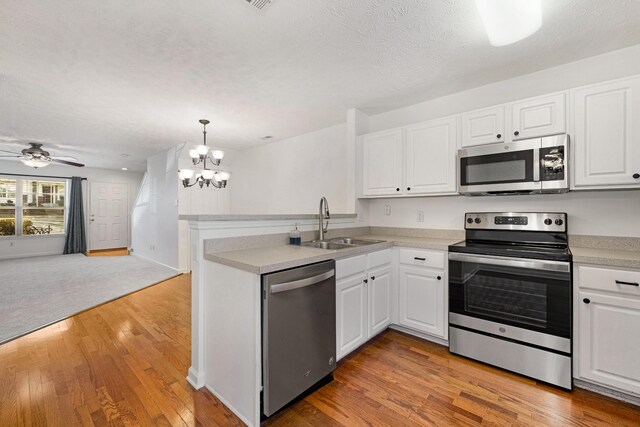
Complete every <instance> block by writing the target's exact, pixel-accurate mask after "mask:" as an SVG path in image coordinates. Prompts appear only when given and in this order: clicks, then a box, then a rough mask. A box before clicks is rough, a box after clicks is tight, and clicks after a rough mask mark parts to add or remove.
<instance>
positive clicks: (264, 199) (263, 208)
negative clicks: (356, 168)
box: [230, 124, 353, 214]
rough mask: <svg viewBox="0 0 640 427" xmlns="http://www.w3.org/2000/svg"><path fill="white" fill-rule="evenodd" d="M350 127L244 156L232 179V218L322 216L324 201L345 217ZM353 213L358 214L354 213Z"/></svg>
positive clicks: (276, 144) (309, 135) (272, 145)
mask: <svg viewBox="0 0 640 427" xmlns="http://www.w3.org/2000/svg"><path fill="white" fill-rule="evenodd" d="M347 159H348V157H347V126H346V124H340V125H337V126H332V127H328V128H325V129H320V130H318V131H315V132H311V133H307V134H304V135H299V136H296V137H293V138H289V139H285V140H282V141H277V142H272V143H270V144H266V145H264V146H260V147H255V148H250V149H247V150H244V151H241V152H239V153H238V156H237V158H236V159H235V161H234V163H233V175H232V176H231V182H230V189H231V210H230V211H231V213H236V214H279V213H296V214H298V213H317V212H318V202H319V201H320V198H321V197H322V196H325V197H326V198H327V200H328V201H329V207H330V210H331V212H336V213H345V212H348V210H350V209H349V207H350V206H353V201H352V200H348V199H347V197H348V196H347V193H348V191H347V171H348V170H353V168H352V167H349V165H348V163H347V162H348V160H347ZM351 210H352V209H351Z"/></svg>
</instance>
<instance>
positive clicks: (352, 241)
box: [329, 237, 385, 246]
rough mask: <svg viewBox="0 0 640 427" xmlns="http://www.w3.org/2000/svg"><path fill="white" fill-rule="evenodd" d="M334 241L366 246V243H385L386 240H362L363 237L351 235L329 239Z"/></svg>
mask: <svg viewBox="0 0 640 427" xmlns="http://www.w3.org/2000/svg"><path fill="white" fill-rule="evenodd" d="M329 241H330V242H333V243H340V244H343V245H353V246H366V245H375V244H376V243H384V242H385V241H384V240H362V239H353V238H351V237H335V238H333V239H330V240H329Z"/></svg>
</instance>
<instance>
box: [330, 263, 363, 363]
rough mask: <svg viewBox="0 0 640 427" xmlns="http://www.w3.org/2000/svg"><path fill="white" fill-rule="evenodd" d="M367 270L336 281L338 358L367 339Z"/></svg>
mask: <svg viewBox="0 0 640 427" xmlns="http://www.w3.org/2000/svg"><path fill="white" fill-rule="evenodd" d="M365 278H366V276H365V272H364V271H363V272H361V274H358V275H356V276H350V277H348V278H346V279H340V280H337V281H336V343H337V358H338V360H339V359H341V358H342V357H343V356H344V355H346V354H348V353H350V352H351V351H352V350H354V349H356V348H358V347H359V346H360V345H361V344H362V343H364V342H365V341H366V340H367V334H368V322H367V304H368V302H367V292H366V289H365V282H364V281H365Z"/></svg>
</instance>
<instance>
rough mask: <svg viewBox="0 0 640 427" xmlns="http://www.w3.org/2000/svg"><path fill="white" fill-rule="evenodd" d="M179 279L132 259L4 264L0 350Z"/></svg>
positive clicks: (58, 258) (0, 263) (0, 265)
mask: <svg viewBox="0 0 640 427" xmlns="http://www.w3.org/2000/svg"><path fill="white" fill-rule="evenodd" d="M176 275H177V273H176V271H175V270H172V269H170V268H168V267H164V266H161V265H159V264H155V263H152V262H150V261H145V260H143V259H140V258H137V257H133V256H119V257H86V256H84V255H81V254H77V255H55V256H46V257H32V258H20V259H11V260H0V344H2V343H4V342H6V341H9V340H12V339H14V338H17V337H19V336H21V335H24V334H27V333H29V332H32V331H34V330H36V329H39V328H42V327H44V326H47V325H50V324H51V323H55V322H57V321H59V320H62V319H65V318H67V317H69V316H72V315H74V314H76V313H79V312H81V311H83V310H86V309H88V308H91V307H95V306H96V305H99V304H102V303H104V302H107V301H111V300H113V299H115V298H118V297H121V296H123V295H126V294H129V293H131V292H135V291H137V290H139V289H142V288H145V287H147V286H149V285H153V284H155V283H158V282H161V281H164V280H167V279H169V278H171V277H174V276H176Z"/></svg>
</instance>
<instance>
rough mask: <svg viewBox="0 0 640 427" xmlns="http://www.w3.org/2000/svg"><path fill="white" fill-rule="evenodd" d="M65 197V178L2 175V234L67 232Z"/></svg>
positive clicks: (0, 220) (0, 192)
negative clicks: (4, 177)
mask: <svg viewBox="0 0 640 427" xmlns="http://www.w3.org/2000/svg"><path fill="white" fill-rule="evenodd" d="M65 200H66V183H65V181H53V180H47V181H44V180H36V179H0V236H16V235H18V236H20V235H27V236H31V235H42V234H64V225H65V212H64V211H65ZM16 224H20V225H21V226H20V227H17V228H16Z"/></svg>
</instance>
